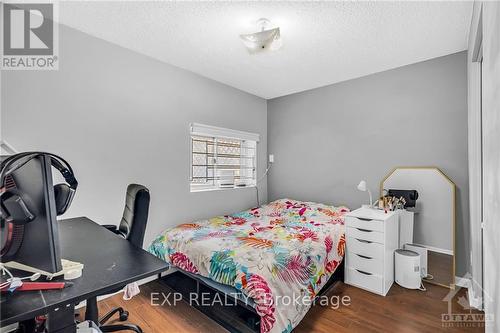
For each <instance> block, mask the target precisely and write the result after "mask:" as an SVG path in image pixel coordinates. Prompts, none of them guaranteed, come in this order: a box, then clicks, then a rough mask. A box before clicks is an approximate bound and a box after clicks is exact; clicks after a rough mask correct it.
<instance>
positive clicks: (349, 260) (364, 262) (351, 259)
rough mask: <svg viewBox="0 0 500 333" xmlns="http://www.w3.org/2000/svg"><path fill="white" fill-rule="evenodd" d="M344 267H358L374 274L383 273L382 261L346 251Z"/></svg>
mask: <svg viewBox="0 0 500 333" xmlns="http://www.w3.org/2000/svg"><path fill="white" fill-rule="evenodd" d="M346 267H347V268H354V269H359V270H360V271H364V272H368V273H372V274H375V275H383V272H384V261H383V260H380V259H375V258H372V257H369V256H365V255H362V254H357V253H354V252H352V251H348V252H347V253H346Z"/></svg>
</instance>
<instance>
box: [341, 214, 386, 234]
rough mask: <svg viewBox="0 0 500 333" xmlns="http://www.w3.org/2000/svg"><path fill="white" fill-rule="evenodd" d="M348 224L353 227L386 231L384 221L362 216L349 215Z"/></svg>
mask: <svg viewBox="0 0 500 333" xmlns="http://www.w3.org/2000/svg"><path fill="white" fill-rule="evenodd" d="M346 226H348V227H351V228H361V229H365V230H374V231H380V232H383V231H384V221H380V220H371V219H364V218H360V217H354V216H347V217H346Z"/></svg>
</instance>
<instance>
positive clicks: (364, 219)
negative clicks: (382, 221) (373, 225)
mask: <svg viewBox="0 0 500 333" xmlns="http://www.w3.org/2000/svg"><path fill="white" fill-rule="evenodd" d="M357 219H358V220H361V221H373V219H367V218H365V217H358V218H357Z"/></svg>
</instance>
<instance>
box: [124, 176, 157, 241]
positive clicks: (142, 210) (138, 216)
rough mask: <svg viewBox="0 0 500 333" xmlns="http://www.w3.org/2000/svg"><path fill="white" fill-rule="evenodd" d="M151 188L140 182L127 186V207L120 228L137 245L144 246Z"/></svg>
mask: <svg viewBox="0 0 500 333" xmlns="http://www.w3.org/2000/svg"><path fill="white" fill-rule="evenodd" d="M149 200H150V197H149V190H148V189H147V188H146V187H144V186H142V185H139V184H130V185H129V186H128V187H127V197H126V198H125V209H124V210H123V217H122V220H121V222H120V225H119V226H118V230H119V231H120V233H121V234H122V235H124V237H125V238H126V239H127V240H128V241H129V242H131V243H132V244H134V245H135V246H138V247H142V243H143V241H144V232H145V230H146V223H147V222H148V213H149Z"/></svg>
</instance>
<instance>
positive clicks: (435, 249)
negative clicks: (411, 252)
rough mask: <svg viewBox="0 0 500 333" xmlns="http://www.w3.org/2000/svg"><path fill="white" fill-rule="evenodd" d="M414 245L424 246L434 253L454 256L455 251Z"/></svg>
mask: <svg viewBox="0 0 500 333" xmlns="http://www.w3.org/2000/svg"><path fill="white" fill-rule="evenodd" d="M414 245H418V246H422V247H425V248H426V249H427V250H429V251H432V252H437V253H443V254H447V255H450V256H452V255H453V251H452V250H447V249H441V248H439V247H434V246H429V245H423V244H416V243H414Z"/></svg>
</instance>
